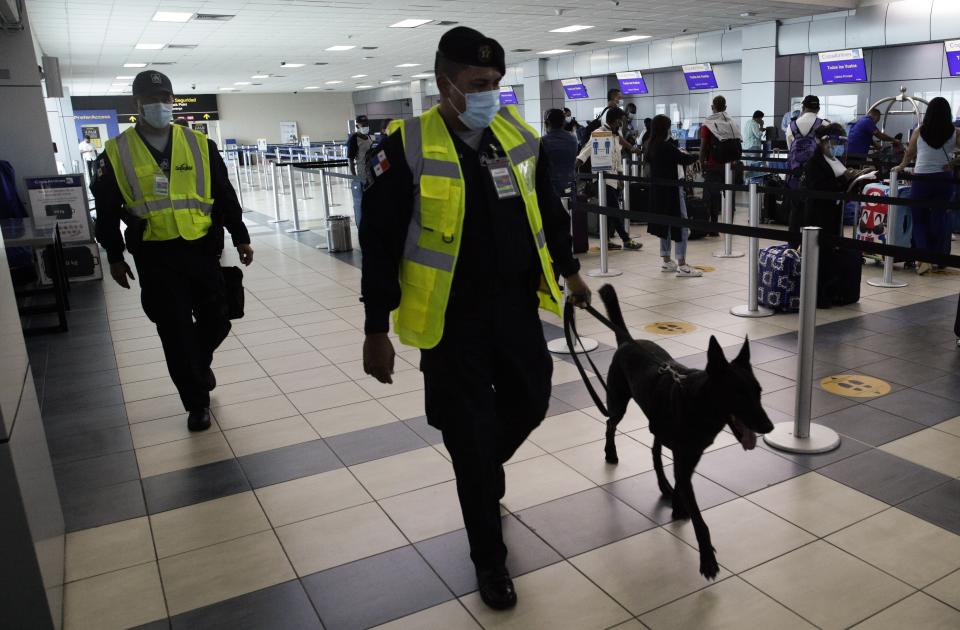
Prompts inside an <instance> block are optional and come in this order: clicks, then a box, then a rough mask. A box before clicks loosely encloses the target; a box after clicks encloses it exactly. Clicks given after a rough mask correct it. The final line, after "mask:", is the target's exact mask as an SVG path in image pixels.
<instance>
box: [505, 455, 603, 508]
mask: <svg viewBox="0 0 960 630" xmlns="http://www.w3.org/2000/svg"><path fill="white" fill-rule="evenodd" d="M504 469H505V471H506V473H507V494H506V496H505V497H504V498H503V501H502V503H503V504H504V505H505V506H507V508H508V509H509V510H510V511H512V512H516V511H518V510H523V509H525V508H528V507H533V506H534V505H540V504H541V503H546V502H547V501H553V500H554V499H559V498H560V497H565V496H569V495H571V494H576V493H577V492H580V491H581V490H587V489H588V488H593V487H594V483H593V482H592V481H590V480H589V479H587V478H586V477H584V476H583V475H581V474H580V473H578V472H577V471H575V470H574V469H572V468H570V467H569V466H567V465H566V464H564V463H563V462H561V461H560V460H558V459H556V458H555V457H553V456H551V455H543V456H541V457H534V458H533V459H527V460H524V461H521V462H516V463H511V464H507V465H506V466H504Z"/></svg>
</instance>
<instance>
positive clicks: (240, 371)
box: [214, 359, 267, 387]
mask: <svg viewBox="0 0 960 630" xmlns="http://www.w3.org/2000/svg"><path fill="white" fill-rule="evenodd" d="M214 374H215V375H216V377H217V387H223V386H224V385H229V384H231V383H241V382H243V381H251V380H253V379H255V378H263V377H264V376H266V375H267V373H266V372H264V371H263V368H261V367H260V366H259V365H257V364H256V363H255V362H254V361H253V359H251V360H250V361H247V362H245V363H236V364H234V365H227V366H224V367H218V368H215V369H214Z"/></svg>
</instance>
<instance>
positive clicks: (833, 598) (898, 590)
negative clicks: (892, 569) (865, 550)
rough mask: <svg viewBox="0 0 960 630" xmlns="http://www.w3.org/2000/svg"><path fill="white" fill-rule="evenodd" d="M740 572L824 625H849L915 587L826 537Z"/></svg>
mask: <svg viewBox="0 0 960 630" xmlns="http://www.w3.org/2000/svg"><path fill="white" fill-rule="evenodd" d="M740 577H742V578H743V579H745V580H746V581H747V582H749V583H750V584H752V585H753V586H755V587H756V588H758V589H760V590H761V591H763V592H764V593H766V594H767V595H769V596H771V597H773V598H774V599H775V600H777V601H778V602H780V603H781V604H783V605H784V606H786V607H787V608H789V609H791V610H793V611H795V612H796V613H797V614H799V615H801V616H803V617H804V618H805V619H808V620H809V621H811V622H812V623H814V624H815V625H817V626H820V627H821V628H825V629H832V628H846V627H848V626H851V625H853V624H855V623H857V622H859V621H862V620H864V619H866V618H867V617H869V616H870V615H873V614H874V613H876V612H877V611H880V610H882V609H884V608H886V607H887V606H889V605H890V604H893V603H894V602H896V601H898V600H900V599H903V598H904V597H906V596H907V595H909V594H910V593H911V592H913V589H912V588H911V587H909V586H907V585H906V584H904V583H903V582H900V581H899V580H896V579H894V578H892V577H890V576H889V575H887V574H885V573H883V572H881V571H880V570H878V569H875V568H873V567H871V566H870V565H868V564H866V563H865V562H863V561H861V560H858V559H857V558H854V557H853V556H851V555H850V554H847V553H845V552H843V551H841V550H839V549H837V548H836V547H833V546H831V545H829V544H827V543H825V542H823V541H817V542H814V543H811V544H809V545H807V546H806V547H801V548H800V549H797V550H796V551H792V552H790V553H788V554H787V555H785V556H781V557H780V558H777V559H776V560H771V561H770V562H768V563H766V564H764V565H761V566H759V567H757V568H755V569H751V570H750V571H747V572H746V573H744V574H742V575H741V576H740Z"/></svg>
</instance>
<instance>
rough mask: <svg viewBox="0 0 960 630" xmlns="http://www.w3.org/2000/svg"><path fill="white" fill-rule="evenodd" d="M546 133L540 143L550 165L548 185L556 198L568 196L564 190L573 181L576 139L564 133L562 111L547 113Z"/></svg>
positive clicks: (552, 110) (553, 110)
mask: <svg viewBox="0 0 960 630" xmlns="http://www.w3.org/2000/svg"><path fill="white" fill-rule="evenodd" d="M546 123H547V133H546V134H544V136H543V138H541V139H540V142H541V144H542V146H543V150H544V152H545V153H546V154H547V161H548V162H549V163H550V183H552V184H553V190H554V191H555V192H556V193H557V196H558V197H565V196H568V195H567V194H566V193H564V190H565V189H567V188H569V187H570V186H571V185H572V183H573V181H574V169H575V167H576V163H577V139H576V138H574V137H573V135H572V134H570V133H569V132H567V131H564V124H565V123H566V118H565V116H564V115H563V111H562V110H559V109H551V110H550V111H549V112H547V120H546Z"/></svg>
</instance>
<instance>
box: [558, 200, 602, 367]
mask: <svg viewBox="0 0 960 630" xmlns="http://www.w3.org/2000/svg"><path fill="white" fill-rule="evenodd" d="M560 202H561V203H562V204H563V209H564V210H566V211H567V214H569V215H570V236H571V237H572V236H573V211H572V210H571V209H570V198H569V197H560ZM569 298H570V289H569V287H567V283H566V282H564V283H563V303H564V304H566V303H567V300H568V299H569ZM599 347H600V342H599V341H597V340H596V339H593V338H591V337H580V347H578V348H574V349H573V351H574V352H575V353H577V354H585V353H587V352H593V351H594V350H596V349H597V348H599ZM547 350H549V351H550V352H552V353H553V354H570V346H568V345H567V339H566V337H557V338H556V339H551V340H550V341H548V342H547Z"/></svg>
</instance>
